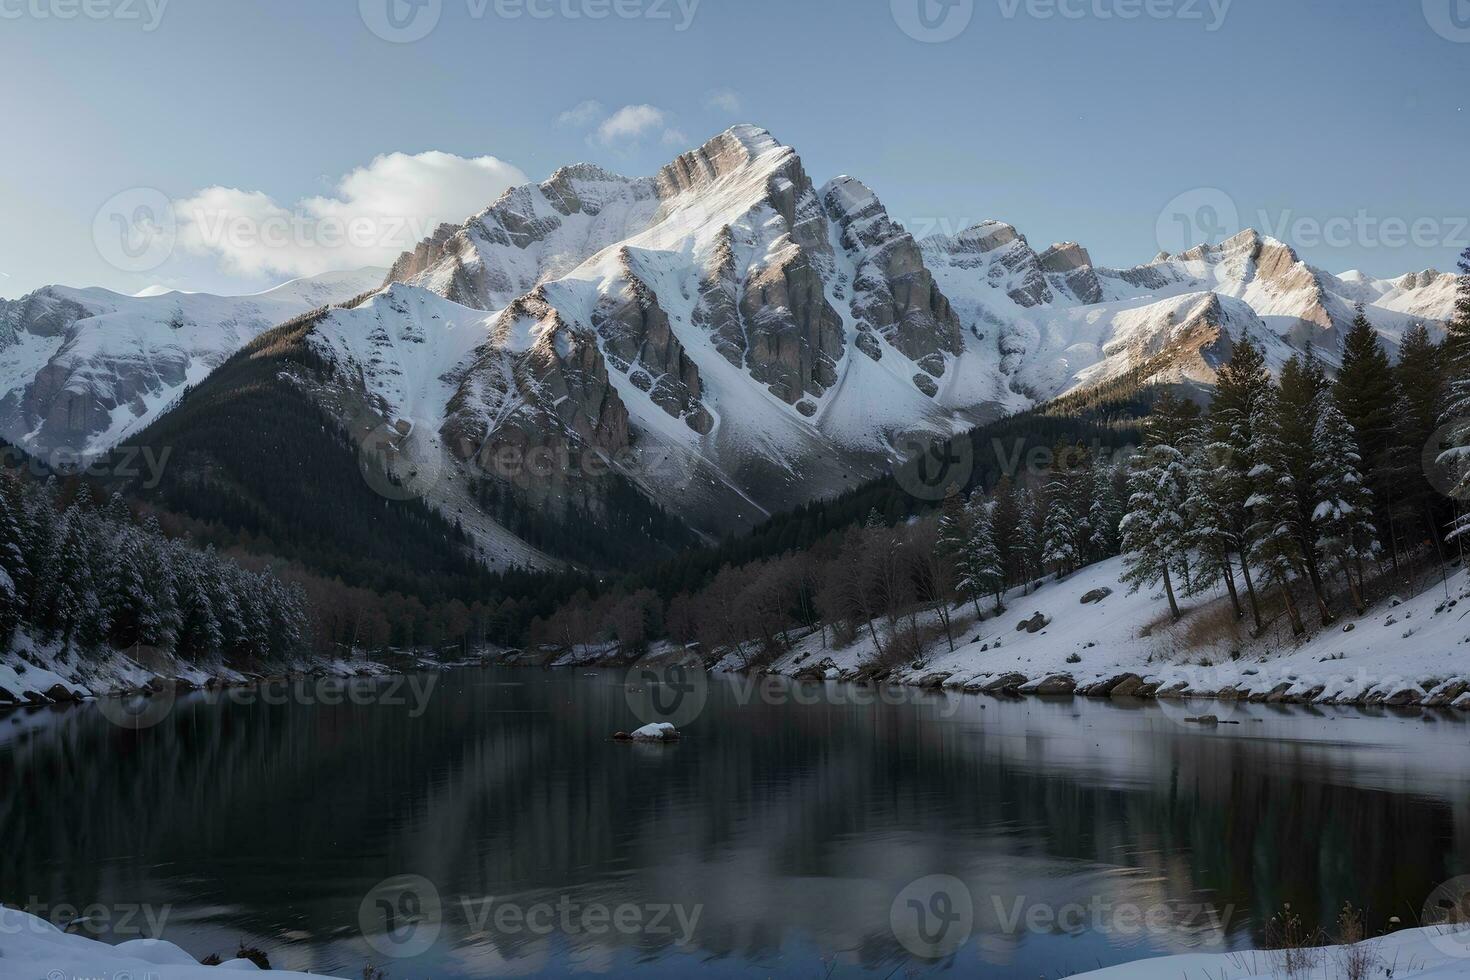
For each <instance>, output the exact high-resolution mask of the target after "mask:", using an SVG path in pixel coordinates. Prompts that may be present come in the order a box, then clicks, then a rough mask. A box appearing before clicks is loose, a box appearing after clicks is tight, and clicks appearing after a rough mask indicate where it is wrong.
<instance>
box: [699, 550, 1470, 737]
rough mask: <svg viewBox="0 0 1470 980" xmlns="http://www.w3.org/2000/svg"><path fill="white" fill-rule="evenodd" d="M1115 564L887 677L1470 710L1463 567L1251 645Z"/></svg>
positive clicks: (845, 656)
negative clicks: (1133, 584) (1301, 632)
mask: <svg viewBox="0 0 1470 980" xmlns="http://www.w3.org/2000/svg"><path fill="white" fill-rule="evenodd" d="M1122 572H1123V563H1122V559H1113V560H1111V561H1106V562H1102V563H1099V564H1097V565H1093V566H1091V567H1089V568H1086V569H1083V570H1082V571H1080V572H1078V573H1076V574H1075V575H1072V576H1071V577H1069V578H1067V579H1065V580H1064V581H1061V582H1056V581H1048V582H1047V583H1046V584H1045V585H1043V587H1042V588H1041V589H1039V590H1038V591H1036V592H1034V593H1032V594H1030V595H1026V594H1022V593H1020V592H1013V593H1011V594H1010V595H1009V596H1008V597H1007V599H1006V604H1007V607H1008V609H1007V612H1006V613H1005V614H1003V615H1001V616H999V617H997V616H995V614H994V607H993V605H991V604H988V603H987V604H984V605H983V606H982V608H983V609H984V611H985V615H986V618H985V619H984V620H982V621H981V622H979V623H976V624H975V625H973V626H971V627H970V628H968V629H967V630H965V632H964V635H963V637H956V649H955V651H954V652H953V653H951V652H949V650H948V648H947V646H946V644H945V642H944V640H943V639H942V638H941V639H940V640H939V641H938V643H937V644H936V645H934V646H932V647H931V649H930V652H929V653H928V654H927V655H926V656H925V658H924V659H923V660H922V661H920V662H919V663H918V664H910V665H906V666H903V667H900V668H899V669H898V670H896V671H895V672H894V673H893V674H892V675H891V676H890V677H889V679H890V680H892V681H894V682H897V683H901V684H914V685H919V686H924V687H944V688H951V689H962V690H968V691H985V690H990V691H1001V690H1004V691H1006V692H1012V693H1039V694H1062V693H1070V692H1072V691H1073V690H1076V691H1078V692H1081V693H1091V694H1098V695H1104V694H1108V693H1111V692H1112V688H1113V686H1114V685H1115V684H1116V683H1118V682H1119V681H1120V680H1123V679H1128V680H1129V683H1128V686H1127V687H1126V688H1123V689H1120V693H1121V691H1124V690H1126V691H1127V692H1128V693H1131V694H1140V695H1143V696H1161V697H1171V696H1172V697H1183V696H1192V697H1212V698H1213V697H1219V698H1222V699H1252V700H1259V701H1272V702H1294V703H1316V704H1370V705H1371V704H1386V705H1430V706H1435V707H1450V706H1454V707H1459V708H1470V575H1467V573H1466V572H1465V571H1463V570H1462V571H1459V572H1457V573H1456V574H1454V575H1453V576H1451V577H1450V579H1449V580H1448V582H1447V583H1444V584H1441V583H1435V584H1434V585H1433V586H1432V587H1431V588H1429V589H1428V590H1427V591H1425V592H1423V593H1421V594H1419V595H1418V596H1415V597H1414V598H1412V599H1409V600H1408V601H1405V602H1401V603H1399V602H1397V600H1385V601H1383V602H1380V603H1378V604H1377V605H1376V606H1374V607H1372V608H1370V609H1369V611H1368V613H1367V614H1366V615H1364V616H1362V617H1361V618H1359V617H1355V616H1352V615H1350V614H1348V615H1343V616H1342V618H1341V619H1339V620H1338V622H1336V623H1335V624H1333V625H1332V626H1330V627H1327V628H1325V629H1322V628H1319V629H1318V630H1317V631H1316V632H1315V633H1312V634H1309V635H1308V636H1306V637H1304V638H1302V639H1300V640H1298V639H1295V638H1292V637H1290V636H1289V635H1288V634H1286V633H1285V632H1284V631H1283V630H1280V629H1276V630H1272V629H1269V628H1268V630H1267V634H1266V636H1265V637H1263V638H1261V639H1257V640H1252V639H1250V638H1249V637H1248V636H1246V635H1245V631H1244V629H1242V630H1241V631H1240V634H1239V635H1238V636H1236V635H1231V634H1230V631H1229V630H1228V621H1229V619H1230V616H1229V614H1228V610H1224V609H1223V607H1222V604H1223V603H1225V602H1227V601H1228V600H1226V599H1225V598H1224V597H1223V595H1221V596H1205V597H1202V598H1201V599H1199V600H1197V601H1196V602H1195V603H1194V604H1193V605H1192V606H1190V605H1186V606H1185V616H1184V619H1183V621H1182V622H1180V623H1178V624H1174V623H1171V622H1170V621H1169V617H1168V614H1167V606H1166V605H1165V604H1164V603H1163V601H1162V599H1161V598H1160V597H1158V596H1153V595H1150V594H1149V593H1148V592H1147V591H1144V592H1140V593H1137V594H1134V595H1129V594H1128V588H1127V586H1126V585H1124V584H1123V583H1122V582H1121V581H1120V577H1121V575H1122ZM1105 589H1110V590H1111V593H1110V594H1108V595H1107V596H1106V597H1104V598H1103V599H1102V600H1101V601H1092V602H1088V603H1084V602H1083V601H1082V600H1083V598H1084V597H1088V598H1095V596H1094V595H1090V594H1094V593H1097V592H1099V591H1100V590H1105ZM1395 603H1397V604H1395ZM955 613H956V616H965V615H968V616H969V617H970V618H971V619H973V617H974V608H973V606H958V607H956V609H955ZM1038 613H1039V614H1040V615H1041V619H1040V620H1039V622H1043V623H1044V624H1045V625H1044V626H1042V627H1041V628H1040V629H1037V630H1036V631H1034V632H1032V631H1029V630H1027V629H1025V628H1018V627H1021V625H1022V624H1023V623H1025V624H1031V623H1034V622H1038V620H1036V614H1038ZM1220 621H1224V623H1225V626H1226V627H1227V628H1226V629H1222V630H1216V631H1214V633H1212V632H1211V630H1210V629H1209V627H1210V626H1211V624H1212V623H1218V622H1220ZM827 636H828V639H829V641H830V637H831V634H830V632H829V633H828V634H827ZM874 657H875V651H874V648H873V645H872V641H871V639H870V638H869V637H868V635H867V631H866V630H865V631H862V633H861V634H860V636H859V638H858V640H857V641H856V642H854V643H853V644H852V645H851V646H849V647H846V648H844V649H840V650H837V649H829V648H826V647H824V646H823V644H822V639H821V636H820V634H815V635H812V636H810V637H807V638H805V639H803V640H802V641H801V642H800V643H798V644H797V645H796V647H795V648H794V649H793V650H792V652H791V653H789V654H787V655H786V656H784V657H783V658H782V659H781V660H780V661H778V662H777V663H776V665H775V670H776V671H777V672H779V673H782V674H788V675H792V676H795V675H798V674H800V675H802V676H812V675H813V674H820V675H821V676H826V677H832V678H839V677H840V678H850V677H854V676H858V675H859V674H861V673H862V672H863V670H864V668H866V667H867V666H868V665H869V664H871V663H872V661H873V660H874ZM727 666H731V665H727Z"/></svg>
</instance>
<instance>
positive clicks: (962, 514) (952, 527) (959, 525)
mask: <svg viewBox="0 0 1470 980" xmlns="http://www.w3.org/2000/svg"><path fill="white" fill-rule="evenodd" d="M974 535H975V527H974V524H973V523H972V521H971V514H970V511H969V509H968V508H967V507H966V506H965V499H964V498H963V497H961V496H960V488H959V487H957V486H955V485H954V484H951V485H950V486H949V488H948V489H946V490H945V493H944V504H943V505H942V508H941V511H940V515H939V541H938V548H939V553H940V554H941V555H943V556H944V557H945V558H947V559H949V560H950V561H951V562H953V563H954V567H955V573H956V574H955V585H956V587H957V588H958V590H959V593H960V595H961V596H963V597H965V598H967V599H969V600H971V601H972V602H974V603H975V614H976V615H977V616H979V615H981V613H980V596H982V595H984V593H983V592H981V591H980V590H979V589H978V588H977V587H976V583H975V578H974V576H973V575H971V574H970V569H969V567H968V564H969V561H968V560H969V556H970V550H971V546H972V541H973V539H974Z"/></svg>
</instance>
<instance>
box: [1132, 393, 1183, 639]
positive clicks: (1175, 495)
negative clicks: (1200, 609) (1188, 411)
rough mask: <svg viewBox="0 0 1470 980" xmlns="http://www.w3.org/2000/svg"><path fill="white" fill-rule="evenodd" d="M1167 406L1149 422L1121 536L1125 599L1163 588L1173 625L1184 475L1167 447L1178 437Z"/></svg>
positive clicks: (1174, 450) (1174, 451) (1175, 450)
mask: <svg viewBox="0 0 1470 980" xmlns="http://www.w3.org/2000/svg"><path fill="white" fill-rule="evenodd" d="M1172 405H1173V403H1172V401H1170V402H1168V403H1166V404H1165V408H1166V412H1167V414H1166V415H1164V416H1159V417H1154V418H1150V419H1149V424H1148V437H1147V439H1146V440H1145V445H1144V451H1143V455H1142V457H1141V458H1140V459H1139V460H1138V461H1137V462H1136V464H1135V468H1134V472H1133V479H1132V481H1131V483H1130V490H1131V494H1130V496H1129V498H1128V513H1127V515H1126V516H1125V517H1124V518H1123V522H1122V525H1121V531H1122V535H1123V554H1124V573H1123V581H1124V582H1126V583H1127V584H1128V585H1129V586H1130V593H1132V592H1137V591H1138V590H1139V589H1141V588H1143V587H1144V586H1148V587H1149V588H1153V587H1155V586H1157V585H1158V584H1159V583H1160V582H1162V583H1163V585H1164V594H1165V595H1166V596H1167V597H1168V600H1169V613H1170V615H1172V616H1173V617H1174V619H1175V621H1176V622H1177V621H1178V620H1179V618H1180V617H1181V615H1182V614H1181V613H1180V611H1179V600H1178V598H1177V597H1176V595H1175V591H1174V581H1173V575H1174V574H1175V572H1176V570H1177V569H1178V568H1179V567H1180V561H1181V559H1182V557H1183V554H1184V552H1185V543H1184V542H1185V528H1184V501H1185V498H1186V495H1187V493H1188V473H1187V471H1186V468H1185V460H1184V454H1183V453H1181V452H1180V451H1179V449H1178V447H1177V446H1174V445H1172V444H1171V442H1170V440H1172V439H1177V438H1179V437H1180V435H1181V430H1180V429H1179V428H1178V427H1177V426H1176V425H1175V422H1176V421H1177V416H1176V415H1175V414H1174V413H1173V411H1172Z"/></svg>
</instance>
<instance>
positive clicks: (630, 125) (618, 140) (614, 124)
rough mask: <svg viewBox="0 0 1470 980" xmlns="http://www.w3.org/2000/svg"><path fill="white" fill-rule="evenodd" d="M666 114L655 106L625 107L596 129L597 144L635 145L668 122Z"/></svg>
mask: <svg viewBox="0 0 1470 980" xmlns="http://www.w3.org/2000/svg"><path fill="white" fill-rule="evenodd" d="M668 118H669V116H668V113H666V112H664V111H663V110H662V109H660V108H658V107H657V106H651V105H625V106H623V107H622V108H621V109H619V110H618V111H617V112H614V113H613V114H612V115H611V116H608V117H607V118H606V119H604V120H603V121H602V124H601V125H600V126H598V127H597V133H596V137H597V142H599V143H601V144H602V145H604V146H620V145H622V146H626V145H627V144H629V143H635V142H637V141H638V140H640V139H642V138H643V137H644V136H646V135H648V134H649V133H651V132H653V131H654V130H656V129H661V128H663V127H664V124H665V123H666V122H667V121H668Z"/></svg>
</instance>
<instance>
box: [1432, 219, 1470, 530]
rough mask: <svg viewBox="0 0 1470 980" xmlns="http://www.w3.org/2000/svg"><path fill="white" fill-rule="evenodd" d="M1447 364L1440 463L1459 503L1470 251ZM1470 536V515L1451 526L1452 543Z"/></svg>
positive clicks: (1468, 371) (1468, 420) (1468, 486)
mask: <svg viewBox="0 0 1470 980" xmlns="http://www.w3.org/2000/svg"><path fill="white" fill-rule="evenodd" d="M1444 352H1445V360H1446V362H1447V363H1448V364H1449V369H1450V383H1449V392H1448V396H1447V399H1446V405H1445V410H1444V414H1443V417H1442V418H1443V421H1444V423H1445V424H1446V425H1447V426H1448V427H1449V428H1448V431H1447V433H1446V438H1447V440H1448V444H1449V448H1448V449H1446V450H1445V451H1444V452H1443V453H1441V454H1440V456H1439V459H1438V462H1439V464H1440V465H1441V466H1442V467H1444V468H1445V470H1446V471H1447V472H1449V473H1450V474H1451V475H1452V477H1453V479H1454V489H1453V494H1452V495H1453V496H1454V497H1455V499H1456V500H1465V499H1467V497H1470V248H1467V249H1466V250H1465V254H1464V255H1462V256H1461V257H1460V279H1459V291H1458V298H1457V300H1456V303H1455V314H1454V316H1453V317H1452V318H1451V319H1450V324H1449V331H1448V333H1447V335H1446V336H1445V342H1444ZM1467 533H1470V514H1462V515H1460V516H1459V517H1457V518H1455V520H1454V521H1453V523H1452V524H1451V526H1450V534H1449V538H1450V540H1459V539H1461V538H1463V537H1465V535H1466V534H1467Z"/></svg>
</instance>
